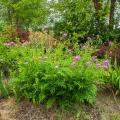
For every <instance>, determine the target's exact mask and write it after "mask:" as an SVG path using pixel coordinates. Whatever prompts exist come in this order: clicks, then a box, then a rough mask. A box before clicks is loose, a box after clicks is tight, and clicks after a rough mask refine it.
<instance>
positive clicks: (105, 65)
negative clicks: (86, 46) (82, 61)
mask: <svg viewBox="0 0 120 120" xmlns="http://www.w3.org/2000/svg"><path fill="white" fill-rule="evenodd" d="M108 67H109V61H108V60H105V61H104V63H103V68H105V69H107V68H108Z"/></svg>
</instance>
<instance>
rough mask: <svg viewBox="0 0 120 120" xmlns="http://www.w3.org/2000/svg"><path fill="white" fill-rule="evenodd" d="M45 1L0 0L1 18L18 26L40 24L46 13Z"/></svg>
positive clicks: (44, 19)
mask: <svg viewBox="0 0 120 120" xmlns="http://www.w3.org/2000/svg"><path fill="white" fill-rule="evenodd" d="M46 3H47V1H46V0H34V1H32V0H1V1H0V5H1V9H0V10H1V12H2V14H1V15H2V16H1V18H2V19H3V20H4V21H6V22H7V23H8V24H9V25H16V26H18V27H27V28H29V27H31V26H36V25H41V23H44V22H45V21H46V16H47V13H48V12H47V5H46Z"/></svg>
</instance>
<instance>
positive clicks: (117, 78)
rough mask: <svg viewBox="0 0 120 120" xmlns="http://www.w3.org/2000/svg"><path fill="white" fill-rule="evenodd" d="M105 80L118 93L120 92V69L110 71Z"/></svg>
mask: <svg viewBox="0 0 120 120" xmlns="http://www.w3.org/2000/svg"><path fill="white" fill-rule="evenodd" d="M105 79H106V80H105V81H106V83H109V84H110V85H111V86H112V87H113V88H114V89H115V90H116V91H117V92H120V68H115V69H109V71H108V74H107V75H106V77H105Z"/></svg>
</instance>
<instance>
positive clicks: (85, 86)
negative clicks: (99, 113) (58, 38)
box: [11, 46, 104, 108]
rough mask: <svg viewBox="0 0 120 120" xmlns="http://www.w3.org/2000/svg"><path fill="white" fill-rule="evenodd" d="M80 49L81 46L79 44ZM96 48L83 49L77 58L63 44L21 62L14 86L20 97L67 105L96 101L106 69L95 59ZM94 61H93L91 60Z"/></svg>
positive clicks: (16, 94) (34, 101)
mask: <svg viewBox="0 0 120 120" xmlns="http://www.w3.org/2000/svg"><path fill="white" fill-rule="evenodd" d="M75 48H77V47H75ZM91 52H92V49H87V48H86V50H83V51H82V52H81V53H80V54H79V55H80V56H81V57H80V56H75V57H73V56H72V55H71V54H69V53H68V51H66V53H65V52H63V51H62V47H61V46H59V47H58V48H56V49H55V50H54V52H52V53H51V54H49V51H48V53H46V55H45V54H42V55H41V56H38V55H37V54H36V55H35V56H34V55H33V56H32V57H30V56H31V53H29V54H28V56H27V58H23V60H21V62H20V63H19V75H18V76H17V79H16V76H14V79H13V80H11V88H12V90H13V92H14V94H15V96H16V97H17V99H23V98H25V99H28V100H30V101H32V102H33V103H46V106H47V108H49V107H51V106H52V105H53V104H54V103H57V104H59V105H60V106H64V105H66V104H69V103H70V102H83V103H86V102H87V103H91V104H92V103H93V102H95V98H96V97H95V96H96V89H97V88H96V84H97V83H98V82H99V79H100V77H101V74H103V71H104V69H102V68H101V69H99V68H96V63H95V62H93V61H91ZM88 61H90V62H88Z"/></svg>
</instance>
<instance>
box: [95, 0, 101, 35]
mask: <svg viewBox="0 0 120 120" xmlns="http://www.w3.org/2000/svg"><path fill="white" fill-rule="evenodd" d="M93 3H94V9H95V34H99V33H100V12H99V11H100V9H101V3H100V0H93Z"/></svg>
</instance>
